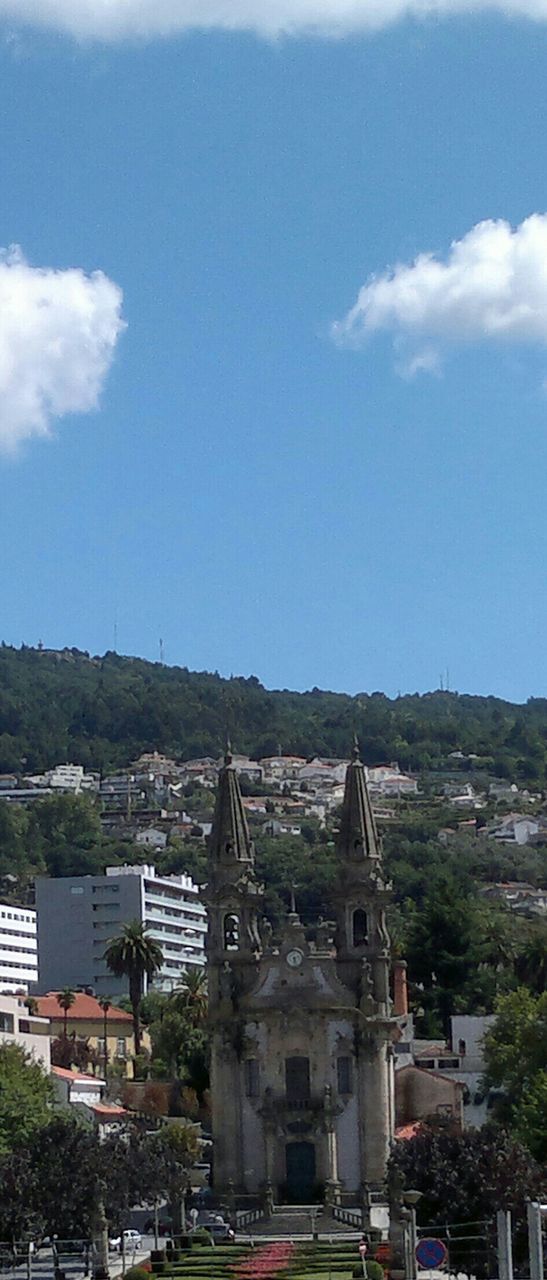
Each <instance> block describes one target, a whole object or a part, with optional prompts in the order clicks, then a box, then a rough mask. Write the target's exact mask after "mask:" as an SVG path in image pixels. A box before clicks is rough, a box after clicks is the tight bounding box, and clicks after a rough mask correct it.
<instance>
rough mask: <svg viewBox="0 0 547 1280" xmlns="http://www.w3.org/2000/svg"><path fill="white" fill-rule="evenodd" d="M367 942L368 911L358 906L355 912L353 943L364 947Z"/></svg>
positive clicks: (355, 945)
mask: <svg viewBox="0 0 547 1280" xmlns="http://www.w3.org/2000/svg"><path fill="white" fill-rule="evenodd" d="M366 942H368V922H367V913H366V911H363V908H362V907H357V910H356V911H354V912H353V945H354V947H362V946H364V944H365V943H366Z"/></svg>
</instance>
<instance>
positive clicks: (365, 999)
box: [359, 956, 376, 1017]
mask: <svg viewBox="0 0 547 1280" xmlns="http://www.w3.org/2000/svg"><path fill="white" fill-rule="evenodd" d="M359 985H360V1000H359V1008H360V1010H361V1013H364V1014H365V1016H367V1017H370V1015H371V1014H373V1013H374V1010H375V1004H376V1002H375V999H374V979H373V976H372V969H371V966H370V964H369V961H368V960H367V958H366V956H364V957H363V963H362V965H361V980H360V984H359Z"/></svg>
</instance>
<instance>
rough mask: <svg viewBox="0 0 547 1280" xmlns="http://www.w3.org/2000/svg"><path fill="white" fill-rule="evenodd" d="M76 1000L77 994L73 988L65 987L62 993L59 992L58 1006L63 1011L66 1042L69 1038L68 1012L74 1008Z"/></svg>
mask: <svg viewBox="0 0 547 1280" xmlns="http://www.w3.org/2000/svg"><path fill="white" fill-rule="evenodd" d="M75 999H76V992H75V991H73V990H72V987H64V988H63V990H62V991H58V992H57V1004H58V1005H59V1007H60V1008H61V1009H62V1010H63V1015H64V1016H63V1036H64V1038H65V1040H66V1039H67V1038H68V1011H69V1009H71V1008H72V1006H73V1004H74V1001H75Z"/></svg>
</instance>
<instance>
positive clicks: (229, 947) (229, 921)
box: [224, 913, 239, 951]
mask: <svg viewBox="0 0 547 1280" xmlns="http://www.w3.org/2000/svg"><path fill="white" fill-rule="evenodd" d="M238 949H239V917H238V916H236V915H233V914H232V913H230V915H228V916H225V917H224V950H225V951H237V950H238Z"/></svg>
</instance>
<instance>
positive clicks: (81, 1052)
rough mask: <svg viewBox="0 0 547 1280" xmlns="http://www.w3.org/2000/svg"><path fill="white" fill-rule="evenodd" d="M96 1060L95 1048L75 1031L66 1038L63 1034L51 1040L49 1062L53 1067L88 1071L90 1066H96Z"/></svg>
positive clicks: (97, 1057)
mask: <svg viewBox="0 0 547 1280" xmlns="http://www.w3.org/2000/svg"><path fill="white" fill-rule="evenodd" d="M98 1061H99V1055H98V1053H97V1051H96V1049H93V1048H92V1046H91V1045H90V1043H89V1040H86V1039H84V1038H83V1037H81V1036H77V1035H76V1032H75V1031H73V1032H72V1035H70V1036H68V1038H67V1037H65V1036H64V1035H62V1036H57V1038H56V1039H55V1040H52V1042H51V1062H52V1065H53V1066H54V1067H65V1068H66V1069H67V1070H71V1069H72V1068H75V1069H76V1070H77V1071H89V1068H90V1067H91V1068H93V1069H94V1068H95V1067H96V1066H97V1064H98Z"/></svg>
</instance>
